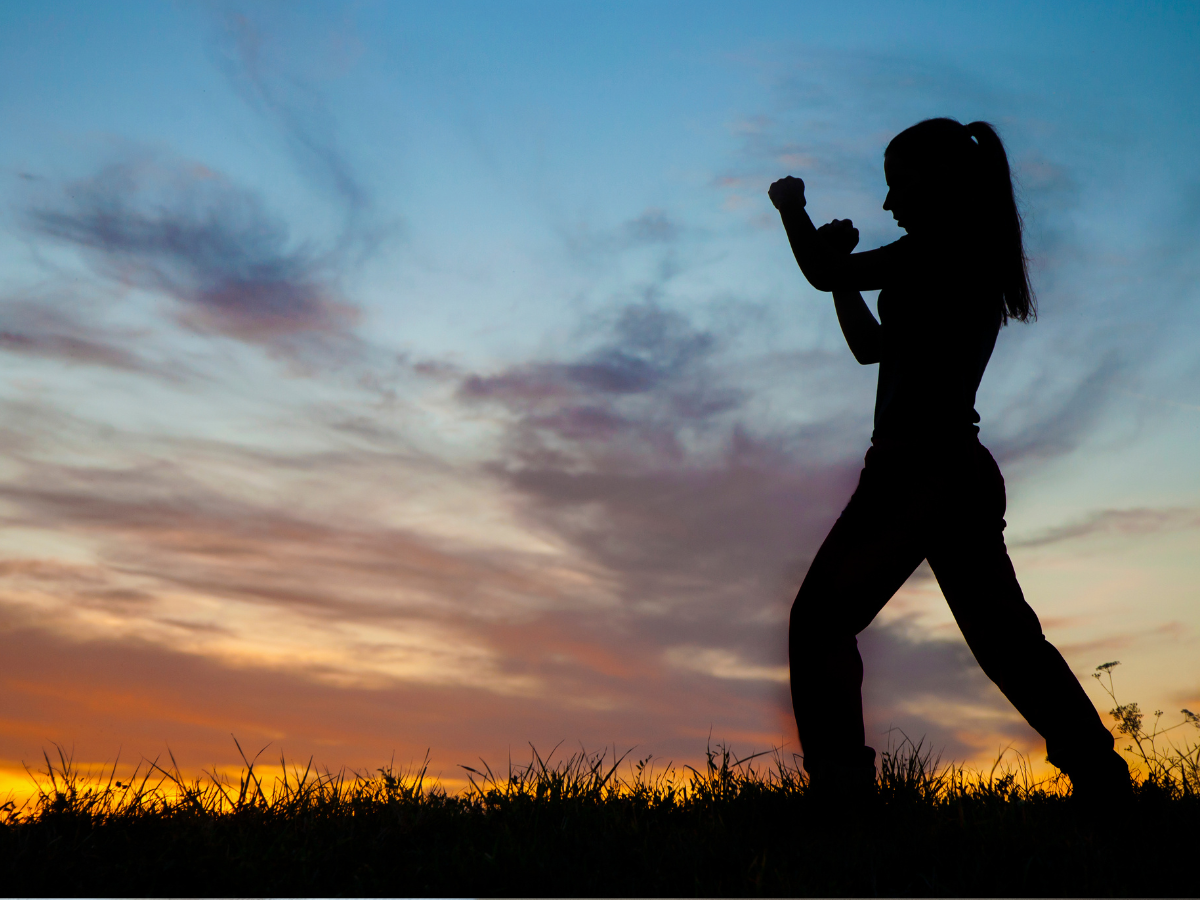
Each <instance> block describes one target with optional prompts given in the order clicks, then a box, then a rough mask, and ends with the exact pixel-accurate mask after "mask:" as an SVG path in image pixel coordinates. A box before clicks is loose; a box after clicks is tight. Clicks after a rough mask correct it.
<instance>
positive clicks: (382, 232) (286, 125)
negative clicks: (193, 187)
mask: <svg viewBox="0 0 1200 900" xmlns="http://www.w3.org/2000/svg"><path fill="white" fill-rule="evenodd" d="M273 38H274V35H273V34H272V33H271V32H270V30H269V29H267V28H264V27H263V24H262V23H261V22H260V21H258V20H257V19H256V18H255V17H252V16H250V15H247V14H243V13H230V14H227V15H224V16H222V17H220V18H219V19H218V21H217V23H216V30H215V40H214V42H213V50H214V58H215V59H216V61H217V64H218V65H219V66H220V68H221V69H222V71H224V73H225V75H226V77H227V78H228V79H229V82H230V84H231V85H232V86H233V88H234V89H235V90H236V91H237V93H238V94H239V95H240V96H241V97H242V99H244V100H245V101H246V103H247V104H248V105H249V106H250V108H251V109H253V110H255V111H256V112H258V113H259V114H260V115H262V116H263V117H264V118H265V119H266V121H268V122H269V123H270V124H271V125H272V126H273V127H274V128H276V129H277V130H278V132H279V133H280V134H281V135H282V136H283V138H284V141H285V143H286V145H287V147H288V150H289V151H290V153H291V156H292V158H293V160H295V162H296V163H297V164H298V165H299V167H300V169H301V171H302V172H303V173H304V174H305V175H306V176H307V177H308V179H309V181H310V182H311V183H312V184H314V185H316V186H318V187H320V188H321V189H323V190H325V191H327V192H328V193H329V194H330V195H331V196H332V197H333V198H334V199H335V200H336V202H337V203H338V205H339V206H340V208H341V210H342V212H343V214H344V222H343V229H342V234H341V237H340V238H339V240H338V245H337V249H338V250H339V252H342V253H348V254H351V255H355V256H356V257H357V258H358V259H359V260H361V259H363V258H365V257H366V256H368V255H369V254H370V253H372V252H373V251H374V250H375V249H376V248H377V247H378V245H379V244H380V242H381V241H382V240H383V239H384V238H385V237H386V236H387V235H388V234H390V233H392V232H394V231H395V230H396V227H397V226H396V224H395V222H392V223H391V224H383V223H381V222H379V221H378V220H377V217H376V215H375V207H374V203H373V200H372V196H371V193H370V191H369V190H368V188H367V187H366V185H365V184H364V183H363V181H362V179H361V178H360V177H359V175H358V173H357V172H356V171H355V168H354V166H353V165H352V164H351V162H350V161H349V159H348V158H347V156H346V155H345V153H344V152H343V150H342V149H341V148H340V147H339V144H338V141H337V137H336V132H337V126H336V119H335V116H334V115H333V113H332V112H331V110H330V109H329V106H328V104H327V103H326V102H325V100H324V98H323V97H322V95H321V92H320V91H319V90H318V89H317V88H316V87H315V86H314V84H313V83H312V82H311V80H309V79H306V78H304V77H302V76H301V75H300V74H298V73H297V72H296V71H295V68H294V67H293V66H289V65H287V63H286V61H285V54H284V52H283V48H282V47H281V46H280V45H279V43H278V42H277V41H276V40H274V39H273Z"/></svg>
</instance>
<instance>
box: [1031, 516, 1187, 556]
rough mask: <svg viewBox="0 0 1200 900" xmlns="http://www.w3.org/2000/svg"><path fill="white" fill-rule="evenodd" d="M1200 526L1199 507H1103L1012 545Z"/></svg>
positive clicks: (1043, 543)
mask: <svg viewBox="0 0 1200 900" xmlns="http://www.w3.org/2000/svg"><path fill="white" fill-rule="evenodd" d="M1194 528H1200V510H1198V509H1195V508H1193V507H1174V508H1165V509H1105V510H1100V511H1098V512H1094V513H1092V514H1091V515H1089V516H1087V517H1086V518H1084V519H1082V520H1080V521H1078V522H1072V523H1071V524H1068V525H1060V526H1059V527H1057V528H1051V529H1049V530H1047V531H1044V532H1042V533H1041V534H1035V535H1033V536H1032V537H1028V538H1025V539H1024V540H1020V541H1017V542H1016V543H1014V544H1013V546H1014V547H1045V546H1048V545H1050V544H1058V543H1062V542H1063V541H1072V540H1079V539H1082V538H1087V537H1092V536H1103V535H1115V536H1121V537H1132V536H1136V535H1146V534H1160V533H1163V532H1171V531H1187V530H1191V529H1194Z"/></svg>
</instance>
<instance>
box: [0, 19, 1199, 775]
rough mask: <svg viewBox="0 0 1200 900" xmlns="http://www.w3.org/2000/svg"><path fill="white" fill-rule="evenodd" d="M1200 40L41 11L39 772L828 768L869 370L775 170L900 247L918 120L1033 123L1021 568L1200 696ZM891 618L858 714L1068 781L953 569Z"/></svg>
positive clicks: (1014, 450) (34, 419) (1055, 637)
mask: <svg viewBox="0 0 1200 900" xmlns="http://www.w3.org/2000/svg"><path fill="white" fill-rule="evenodd" d="M1198 25H1200V9H1198V8H1197V7H1195V6H1191V5H1185V4H1180V5H1178V6H1171V5H1168V6H1165V7H1162V8H1159V9H1156V10H1151V11H1146V10H1142V9H1131V8H1129V7H1126V6H1121V5H1116V4H1104V5H1103V6H1099V7H1097V6H1096V5H1092V4H1089V5H1087V6H1084V5H1083V4H1078V5H1074V6H1071V5H1062V6H1056V7H1055V8H1053V9H1047V8H1044V7H1043V6H1041V5H1037V4H1023V5H1014V4H1002V5H1001V4H991V5H988V6H986V7H978V8H972V9H963V8H960V7H958V6H956V5H953V4H936V3H930V4H921V5H914V6H909V7H905V12H904V13H903V14H902V13H901V12H900V11H899V10H897V9H896V8H895V7H894V6H890V5H887V4H857V5H843V6H839V7H838V9H837V10H830V9H819V10H815V11H814V10H803V9H799V8H796V7H795V6H794V5H790V4H781V3H760V4H754V5H752V6H750V7H748V8H743V7H739V9H738V10H736V11H735V10H732V9H728V8H725V7H723V6H722V5H720V4H699V5H698V4H688V5H686V6H685V5H683V4H669V3H663V4H657V5H653V6H649V7H647V6H644V5H634V4H614V5H611V6H605V7H603V8H599V9H590V8H589V9H582V10H577V9H573V10H570V11H566V10H564V9H562V8H560V7H558V6H555V5H553V4H538V3H524V4H516V5H511V6H506V7H505V9H504V10H499V9H495V8H492V7H489V6H487V5H484V4H471V3H463V4H458V5H442V6H439V7H438V8H437V9H429V8H406V7H401V6H397V5H390V4H372V3H367V4H322V5H303V6H294V7H293V6H286V7H276V6H265V5H263V6H257V5H256V6H247V7H243V6H241V5H237V4H172V5H160V4H151V3H138V4H128V5H122V6H121V7H120V8H119V10H114V9H113V8H110V7H103V6H100V5H92V4H86V3H62V4H58V5H56V6H54V7H53V8H51V9H48V8H46V7H43V6H40V5H35V4H28V5H25V6H19V5H17V4H13V5H10V6H9V7H7V8H6V9H5V10H4V11H3V12H2V13H0V26H2V27H0V48H2V51H3V52H0V66H3V74H4V76H5V83H7V84H9V85H11V86H12V89H11V90H9V91H6V92H5V95H4V96H3V97H0V110H2V111H3V116H4V121H5V122H6V128H5V132H4V136H3V138H0V173H2V175H3V177H4V179H5V184H6V190H5V196H4V199H5V203H4V210H3V214H2V216H3V218H2V220H0V222H2V227H3V228H4V231H5V234H6V235H7V237H8V240H6V241H5V242H4V243H3V249H0V273H2V281H0V285H2V287H0V364H2V365H3V366H4V376H5V377H4V378H3V379H2V381H0V385H2V387H0V405H2V406H3V409H4V417H3V428H2V431H0V435H2V436H3V441H4V447H5V453H4V456H3V464H2V465H3V467H2V469H0V509H2V510H3V513H4V528H3V530H2V531H0V584H2V585H3V591H2V592H0V658H2V659H3V662H0V674H2V676H3V688H4V693H5V696H6V703H5V709H4V710H3V712H2V713H0V795H4V794H6V793H7V791H8V790H19V789H21V785H22V784H24V783H25V779H26V775H25V772H24V769H23V768H22V764H23V763H29V764H31V765H32V764H35V763H36V762H37V760H38V759H40V756H41V752H42V750H43V748H45V749H50V748H51V746H52V745H53V744H55V743H58V744H61V745H63V746H64V747H74V748H75V756H76V759H77V760H78V761H79V762H80V763H81V764H83V765H99V764H102V763H105V762H108V763H111V762H112V761H113V760H114V759H115V758H116V756H117V754H118V752H121V754H122V756H123V758H127V759H133V758H140V757H145V758H154V757H155V756H156V755H159V754H163V753H165V751H166V748H167V747H170V749H171V751H172V752H173V753H174V754H175V756H176V758H177V759H179V761H180V764H181V766H182V767H183V769H184V770H185V772H192V773H195V772H199V771H200V769H201V768H202V767H203V768H207V767H210V766H218V767H221V768H222V769H225V768H228V767H230V766H236V765H238V763H239V758H238V755H237V751H236V748H235V747H234V745H233V741H231V740H230V739H229V735H230V734H231V733H232V734H235V735H236V736H237V738H238V740H239V741H240V742H241V745H242V747H244V748H246V750H247V751H248V752H253V751H252V750H251V748H253V749H254V750H257V748H258V747H259V746H261V745H263V744H268V745H269V746H270V747H271V748H272V749H271V750H270V751H269V752H268V753H267V754H266V756H268V757H272V758H277V757H278V755H279V752H283V753H285V754H286V755H287V757H288V758H289V759H293V758H296V759H298V758H303V759H307V758H308V757H309V756H313V757H315V760H316V762H317V763H318V764H322V765H326V766H329V767H331V768H334V769H337V768H339V767H342V766H345V767H347V768H351V769H359V770H363V769H366V770H371V769H374V768H377V767H378V766H380V765H383V764H384V763H385V762H386V761H387V760H388V759H390V758H393V755H394V758H395V759H396V760H397V761H398V762H407V761H408V760H409V759H414V760H417V759H420V758H422V757H423V756H424V754H425V751H426V749H428V750H429V752H430V754H431V757H432V759H433V763H434V764H433V766H432V767H431V770H432V771H435V772H444V773H453V772H454V771H455V770H456V767H457V766H458V765H459V764H460V763H465V764H471V763H472V762H475V761H477V760H478V758H480V757H483V758H485V759H487V760H488V761H489V762H491V763H493V765H495V764H496V763H497V762H501V761H502V760H504V759H505V758H506V757H507V756H508V755H509V754H510V753H511V754H512V757H513V758H516V759H520V758H523V757H524V755H525V751H524V749H523V748H526V747H527V743H528V742H532V743H533V744H535V745H537V746H538V747H539V748H549V747H551V746H555V745H557V744H559V743H560V742H565V743H564V746H571V747H578V746H579V745H580V744H582V745H584V746H585V747H586V748H587V749H588V750H598V749H600V748H602V747H613V746H616V747H617V748H618V749H620V750H621V751H622V752H623V751H624V750H625V749H627V748H628V747H635V748H637V749H636V750H635V751H634V755H635V756H638V757H639V758H640V757H641V756H644V755H649V754H653V755H654V756H655V758H657V759H661V760H664V761H666V760H672V761H674V762H675V763H676V765H683V764H686V763H694V762H695V761H697V760H702V759H703V752H704V747H705V743H706V741H707V740H708V739H709V736H710V735H711V739H712V740H713V741H714V742H724V743H726V744H728V745H729V746H731V747H733V748H735V749H736V750H737V751H738V752H739V753H740V754H742V755H745V754H748V753H750V752H757V751H759V750H765V749H768V748H769V747H772V746H775V747H782V748H783V750H784V752H785V753H790V752H794V751H797V750H798V747H797V746H796V736H795V725H794V722H793V720H792V714H791V708H790V704H789V701H788V697H787V653H786V623H787V612H788V609H789V607H790V604H791V601H792V598H793V597H794V595H795V592H796V589H797V588H798V587H799V584H800V580H801V578H802V577H803V574H804V572H805V570H806V568H807V565H808V562H809V560H810V559H811V557H812V555H813V553H814V552H815V550H816V548H817V547H818V546H819V544H820V542H821V540H822V539H823V538H824V535H825V533H826V532H827V530H828V528H829V526H830V525H831V524H832V522H833V521H834V519H835V518H836V516H837V514H838V513H839V512H840V510H841V508H842V506H844V504H845V503H846V501H847V500H848V499H849V496H850V493H851V491H852V489H853V486H854V483H855V481H856V479H857V475H858V470H859V467H860V466H861V460H862V456H863V454H864V452H865V451H866V448H867V446H868V444H869V440H870V431H871V413H872V410H873V398H874V388H875V368H874V367H873V366H865V367H860V366H858V365H857V364H856V363H855V362H854V360H853V358H852V357H851V355H850V352H849V350H848V349H847V348H846V346H845V342H844V340H843V339H842V336H841V333H840V330H839V328H838V325H837V320H836V316H835V314H834V309H833V304H832V301H831V299H830V298H829V296H828V295H825V294H819V293H817V292H816V291H814V290H813V289H811V288H810V287H809V286H808V285H807V284H806V283H805V282H804V279H803V276H802V275H801V274H800V272H799V271H798V270H797V268H796V265H795V262H794V260H793V259H792V256H791V253H790V251H789V249H788V245H787V241H786V236H785V235H784V232H783V229H782V227H781V226H780V225H779V222H778V217H777V216H776V215H775V213H774V210H773V209H772V208H771V204H770V202H769V200H768V199H767V195H766V190H767V187H768V186H769V185H770V183H771V182H772V181H773V180H774V179H775V178H778V177H782V176H783V175H787V174H793V175H797V176H800V177H803V178H804V179H805V181H806V183H807V186H808V187H807V191H808V197H809V207H808V208H809V211H810V213H811V214H812V216H813V219H814V221H817V222H818V223H819V222H821V221H827V220H829V219H832V218H834V217H837V218H852V219H853V220H854V222H855V224H856V226H857V227H858V228H859V229H860V231H861V232H862V242H861V244H860V249H868V248H871V247H874V246H879V245H881V244H884V243H887V242H889V241H892V240H895V239H896V238H897V237H899V236H900V234H901V232H900V231H899V230H898V229H897V228H896V227H895V225H894V223H893V222H892V221H891V217H890V216H889V215H888V214H887V213H885V212H883V211H882V210H881V208H880V204H881V203H882V201H883V196H884V193H885V189H886V188H885V184H884V180H883V166H882V154H883V148H884V146H886V144H887V141H888V140H889V139H890V138H891V137H892V136H893V135H894V134H896V133H897V132H899V131H900V130H902V129H903V128H905V127H907V126H908V125H911V124H913V123H914V122H916V121H918V120H920V119H922V118H927V117H931V116H940V115H946V116H953V117H955V118H958V119H959V120H961V121H963V122H967V121H972V120H976V119H983V120H986V121H989V122H992V123H994V124H995V125H996V126H997V128H998V130H999V132H1000V134H1001V137H1002V138H1003V139H1004V141H1005V143H1006V146H1007V148H1008V153H1009V159H1010V162H1011V163H1012V167H1013V171H1014V174H1015V176H1016V179H1017V182H1018V187H1019V194H1020V199H1021V203H1022V210H1023V213H1024V215H1025V220H1026V227H1027V232H1026V234H1027V242H1028V244H1027V249H1028V251H1029V253H1030V256H1031V259H1032V269H1031V275H1032V280H1033V284H1034V288H1035V290H1036V292H1037V294H1038V299H1039V307H1040V317H1039V320H1038V321H1037V322H1036V323H1034V324H1030V325H1022V324H1019V323H1012V324H1010V325H1009V326H1007V327H1005V328H1004V329H1002V331H1001V334H1000V338H999V340H998V342H997V346H996V350H995V353H994V354H993V357H992V360H991V363H990V365H989V367H988V370H987V373H986V374H985V376H984V380H983V384H982V386H981V388H980V391H979V395H978V403H977V409H978V410H979V412H980V414H981V416H982V423H981V429H982V431H981V435H980V437H981V439H982V441H983V442H984V444H985V445H986V446H988V447H989V448H990V449H991V450H992V452H993V453H994V454H995V456H996V458H997V460H998V461H999V463H1000V465H1001V468H1002V470H1003V472H1004V476H1005V480H1006V484H1007V489H1008V512H1007V514H1006V519H1007V522H1008V529H1007V532H1006V539H1007V541H1008V544H1009V548H1010V551H1011V553H1012V557H1013V561H1014V563H1015V565H1016V570H1017V575H1018V578H1019V579H1020V582H1021V585H1022V587H1023V589H1024V591H1025V594H1026V597H1027V598H1028V599H1029V601H1030V604H1031V605H1032V606H1033V608H1034V609H1035V610H1036V611H1037V613H1038V615H1039V617H1040V618H1041V620H1042V624H1043V628H1044V630H1045V632H1046V634H1047V637H1048V638H1049V639H1050V640H1051V641H1052V642H1053V643H1055V644H1056V645H1057V646H1058V647H1059V649H1060V650H1061V651H1062V652H1063V655H1064V657H1065V658H1066V659H1067V661H1068V663H1069V664H1070V665H1071V667H1072V669H1073V671H1074V672H1075V673H1076V675H1078V676H1079V677H1080V678H1081V680H1082V682H1083V684H1084V687H1085V689H1086V690H1087V691H1088V694H1089V696H1090V697H1091V698H1092V699H1093V701H1094V702H1095V703H1096V705H1097V708H1098V709H1099V711H1100V713H1101V716H1102V718H1103V719H1104V721H1105V723H1106V724H1111V718H1110V717H1109V716H1108V709H1109V706H1110V704H1108V701H1107V698H1106V695H1105V694H1104V693H1103V691H1102V690H1101V688H1100V686H1099V685H1097V684H1096V683H1095V682H1094V681H1093V679H1092V678H1090V677H1089V675H1090V674H1091V673H1092V672H1093V671H1094V670H1095V667H1096V666H1098V665H1100V664H1102V663H1107V662H1110V661H1113V660H1120V661H1121V663H1122V666H1121V668H1120V669H1119V670H1118V671H1117V673H1116V687H1117V694H1118V696H1119V697H1120V698H1121V700H1122V701H1123V702H1129V701H1134V700H1136V701H1138V702H1139V703H1141V705H1142V708H1143V709H1145V710H1154V709H1160V708H1161V709H1163V710H1165V711H1166V712H1165V715H1164V717H1163V718H1164V721H1167V722H1170V721H1174V720H1173V718H1172V717H1173V716H1176V712H1175V711H1176V710H1178V709H1180V708H1182V707H1190V708H1192V709H1196V708H1198V704H1200V663H1198V662H1197V660H1200V604H1198V603H1197V602H1196V601H1197V599H1198V597H1200V588H1197V585H1198V584H1200V553H1198V552H1197V551H1198V550H1200V472H1198V471H1197V467H1196V465H1195V458H1196V453H1195V449H1194V448H1195V446H1196V444H1197V439H1198V438H1200V358H1198V356H1197V353H1196V350H1195V348H1196V346H1197V345H1198V339H1200V317H1198V316H1197V314H1196V311H1197V299H1198V295H1197V288H1196V283H1197V276H1198V275H1200V249H1198V248H1200V242H1198V241H1197V240H1196V238H1197V237H1200V176H1198V175H1197V173H1196V169H1195V161H1194V156H1195V153H1194V148H1195V147H1196V146H1197V145H1198V143H1200V142H1198V140H1197V139H1198V137H1200V135H1197V131H1198V130H1200V124H1198V123H1197V122H1196V120H1195V117H1194V116H1193V115H1192V112H1193V111H1194V110H1195V109H1196V106H1197V100H1200V59H1197V58H1196V55H1195V53H1194V48H1193V43H1194V37H1195V35H1196V34H1198V33H1200V29H1198V27H1197V26H1198ZM868 302H869V303H870V305H871V306H872V308H874V296H873V295H870V296H869V297H868ZM860 645H861V646H862V647H863V656H864V661H865V665H866V681H865V684H864V702H865V704H866V707H867V732H868V743H872V744H873V745H874V746H875V747H876V748H877V749H882V748H883V747H884V746H886V741H887V735H888V734H889V732H890V730H892V729H895V730H896V731H895V732H891V733H893V734H894V733H896V732H899V733H903V734H905V735H908V736H910V737H912V739H913V740H917V739H918V738H922V737H924V739H925V741H926V745H927V746H932V747H934V748H935V749H936V750H938V751H940V752H941V755H942V757H943V759H945V760H947V761H948V760H954V761H957V762H960V763H963V764H966V765H970V766H975V767H986V766H988V765H990V763H991V762H992V761H993V760H994V759H995V758H996V756H997V754H998V752H1000V751H1001V750H1002V749H1003V748H1005V747H1010V748H1012V749H1013V750H1016V751H1018V752H1020V753H1022V754H1024V755H1025V756H1027V757H1028V758H1029V759H1030V761H1031V762H1032V763H1033V764H1034V766H1035V768H1037V769H1038V770H1039V771H1042V770H1044V769H1045V767H1046V764H1045V763H1044V761H1043V758H1044V742H1041V740H1040V739H1039V738H1038V736H1037V735H1036V733H1035V732H1033V731H1032V730H1031V729H1030V728H1029V726H1028V725H1026V724H1025V723H1024V721H1023V720H1022V719H1021V718H1020V716H1019V715H1018V714H1017V713H1016V711H1015V710H1013V709H1012V708H1011V707H1010V706H1009V704H1008V703H1007V701H1006V700H1005V699H1004V698H1003V696H1002V695H1001V694H1000V693H999V691H998V689H996V688H995V686H994V685H992V684H991V682H989V681H988V680H987V678H986V677H985V676H984V675H983V674H982V672H981V671H979V668H978V665H977V664H976V663H975V661H974V659H973V658H972V657H971V655H970V652H969V651H968V650H967V648H966V645H965V643H964V642H963V640H962V638H961V635H960V634H959V633H958V630H957V627H956V626H955V624H954V622H953V619H952V618H951V617H950V615H949V611H948V609H947V608H946V604H945V601H944V600H943V599H942V597H941V593H940V591H939V589H938V587H937V584H936V582H935V581H934V580H933V578H932V575H931V573H930V572H929V570H928V567H927V565H925V564H922V566H921V567H920V568H919V569H918V570H917V572H916V573H915V574H914V575H913V577H912V578H910V579H909V581H908V583H907V584H906V585H905V586H904V588H902V589H901V591H900V592H899V593H898V594H897V595H896V597H895V598H893V600H892V601H891V602H890V603H889V604H888V606H887V607H886V608H885V609H884V611H883V612H882V613H881V614H880V616H879V617H878V618H877V619H876V621H875V622H874V623H873V624H872V625H871V626H870V628H868V629H867V631H866V632H864V633H863V635H861V636H860ZM1120 746H1121V745H1120V744H1119V743H1118V747H1120ZM1039 767H1040V768H1039Z"/></svg>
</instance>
